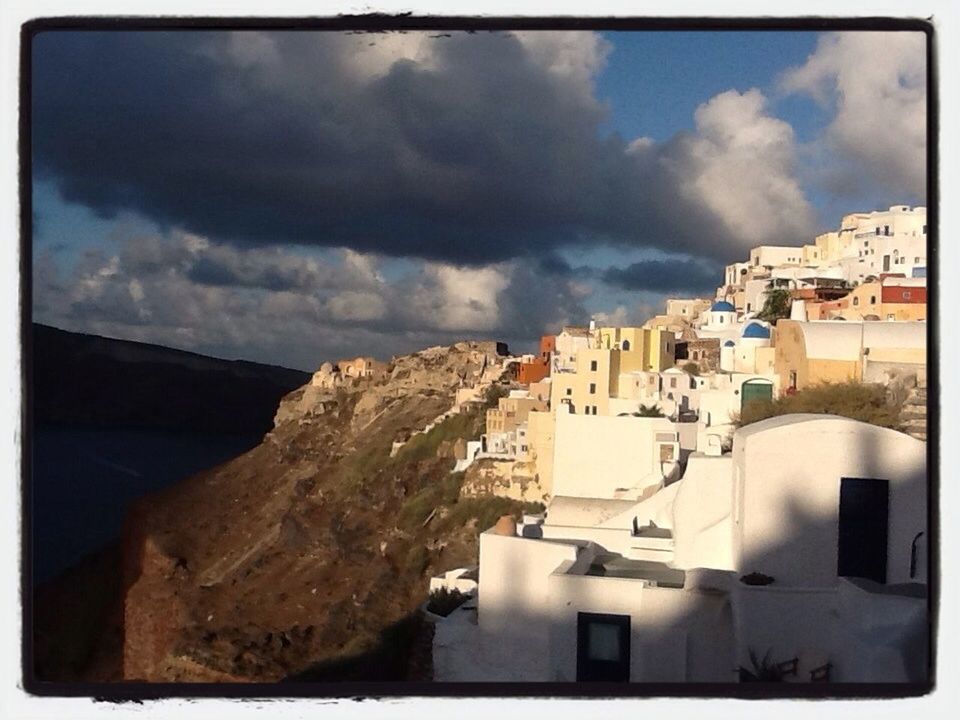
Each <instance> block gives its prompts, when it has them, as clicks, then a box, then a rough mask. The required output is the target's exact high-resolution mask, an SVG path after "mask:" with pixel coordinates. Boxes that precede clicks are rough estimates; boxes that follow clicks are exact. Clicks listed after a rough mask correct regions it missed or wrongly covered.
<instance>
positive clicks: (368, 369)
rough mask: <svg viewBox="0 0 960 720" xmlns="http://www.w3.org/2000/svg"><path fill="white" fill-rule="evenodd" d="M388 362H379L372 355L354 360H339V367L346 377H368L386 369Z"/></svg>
mask: <svg viewBox="0 0 960 720" xmlns="http://www.w3.org/2000/svg"><path fill="white" fill-rule="evenodd" d="M386 367H387V365H386V363H382V362H378V361H377V360H375V359H374V358H372V357H358V358H354V359H353V360H339V361H337V368H339V370H340V373H341V374H342V375H343V376H344V377H352V378H367V377H373V376H374V375H375V374H377V373H378V372H381V371H383V370H385V369H386Z"/></svg>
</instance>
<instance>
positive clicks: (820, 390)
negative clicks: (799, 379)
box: [735, 382, 900, 429]
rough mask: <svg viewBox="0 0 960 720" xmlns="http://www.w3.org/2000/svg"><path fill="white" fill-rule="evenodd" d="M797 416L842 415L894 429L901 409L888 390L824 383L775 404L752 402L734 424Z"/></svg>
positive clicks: (787, 396) (868, 386)
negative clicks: (890, 396) (888, 396)
mask: <svg viewBox="0 0 960 720" xmlns="http://www.w3.org/2000/svg"><path fill="white" fill-rule="evenodd" d="M794 413H817V414H826V415H840V416H842V417H848V418H851V419H853V420H860V421H862V422H866V423H870V424H871V425H879V426H880V427H886V428H894V429H896V428H898V426H899V423H900V409H899V408H897V407H895V406H894V405H892V404H891V403H890V402H889V401H888V399H887V391H886V388H884V387H883V386H882V385H874V384H864V383H857V382H843V383H822V384H820V385H814V386H811V387H808V388H805V389H803V390H800V391H798V392H796V393H794V394H793V395H783V396H781V397H780V398H779V399H777V400H774V401H773V402H766V401H754V402H749V403H747V405H746V406H745V407H744V408H743V412H741V413H740V415H739V416H738V417H737V418H735V422H736V424H737V425H738V426H740V427H743V426H744V425H750V424H751V423H755V422H759V421H760V420H766V419H767V418H772V417H777V416H779V415H790V414H794Z"/></svg>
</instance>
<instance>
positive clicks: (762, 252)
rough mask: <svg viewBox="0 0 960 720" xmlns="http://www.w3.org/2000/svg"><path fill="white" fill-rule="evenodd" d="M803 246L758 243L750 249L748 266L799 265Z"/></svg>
mask: <svg viewBox="0 0 960 720" xmlns="http://www.w3.org/2000/svg"><path fill="white" fill-rule="evenodd" d="M802 262H803V248H802V247H791V246H787V245H759V246H757V247H755V248H753V250H751V251H750V266H751V267H754V268H756V267H765V268H775V267H780V266H781V265H800V264H801V263H802Z"/></svg>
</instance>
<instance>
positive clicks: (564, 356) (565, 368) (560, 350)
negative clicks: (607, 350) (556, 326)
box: [551, 327, 593, 372]
mask: <svg viewBox="0 0 960 720" xmlns="http://www.w3.org/2000/svg"><path fill="white" fill-rule="evenodd" d="M592 339H593V334H592V329H587V328H581V327H565V328H563V329H562V330H561V331H560V332H559V333H557V339H556V343H555V345H554V348H555V349H554V351H553V356H552V358H551V362H552V371H553V372H574V371H575V370H576V369H577V352H578V351H580V350H585V349H587V348H589V347H590V345H591V342H592Z"/></svg>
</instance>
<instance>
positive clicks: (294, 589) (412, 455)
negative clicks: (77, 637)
mask: <svg viewBox="0 0 960 720" xmlns="http://www.w3.org/2000/svg"><path fill="white" fill-rule="evenodd" d="M498 349H499V348H498V346H497V345H496V344H495V343H478V342H464V343H458V344H456V345H453V346H451V347H441V348H431V349H428V350H424V351H421V352H419V353H416V354H413V355H409V356H404V357H400V358H395V359H394V360H393V361H392V362H391V363H389V365H388V366H387V367H386V369H385V370H384V371H382V372H380V373H379V374H378V375H377V376H375V377H372V378H363V379H352V378H351V379H349V380H344V381H342V382H337V383H331V382H327V381H326V380H325V379H324V378H320V379H319V381H315V382H311V383H309V384H307V385H305V386H304V387H301V388H300V389H298V390H295V391H294V392H292V393H290V394H289V395H287V396H286V397H285V398H284V399H283V401H282V402H281V403H280V407H279V409H278V410H277V413H276V418H275V426H274V428H273V430H272V431H271V432H270V433H269V434H268V435H267V436H266V438H265V440H264V442H263V443H262V444H261V445H259V446H258V447H256V448H254V449H252V450H251V451H249V452H247V453H246V454H244V455H242V456H240V457H238V458H236V459H234V460H232V461H230V462H228V463H225V464H224V465H221V466H219V467H216V468H213V469H211V470H209V471H207V472H203V473H201V474H199V475H197V476H195V477H193V478H191V479H189V480H187V481H185V482H183V483H181V484H179V485H177V486H175V487H173V488H170V489H169V490H167V491H164V492H162V493H160V494H158V495H156V496H152V497H149V498H146V499H145V500H144V501H143V502H141V503H139V504H138V506H137V507H136V508H135V510H134V512H133V513H131V515H130V517H129V519H128V522H127V527H126V529H125V533H124V539H123V549H122V551H123V564H124V577H123V588H124V589H123V607H122V616H123V642H122V646H123V651H122V652H123V659H122V675H123V677H124V678H126V679H137V680H146V681H205V680H216V681H224V680H238V681H244V680H257V681H272V680H279V679H282V678H289V677H291V676H297V677H303V678H336V677H381V678H382V677H385V676H386V677H388V678H389V679H400V677H403V676H404V673H405V672H409V669H408V668H404V667H403V666H402V663H400V664H398V665H397V667H395V668H393V667H388V666H389V663H384V662H383V661H382V657H383V649H384V647H385V646H391V645H395V644H396V643H395V640H396V637H397V636H396V632H397V630H396V629H397V628H398V627H401V628H402V627H404V623H408V622H409V621H410V619H411V618H415V617H416V608H417V606H418V605H419V603H420V602H422V600H423V599H424V597H425V594H426V589H427V583H426V577H428V575H429V574H431V573H433V572H439V571H441V570H445V569H450V568H453V567H457V566H458V565H462V564H472V563H474V562H476V543H477V534H478V531H479V530H481V529H483V528H485V527H488V526H489V525H492V524H493V522H494V521H495V520H496V518H497V517H498V516H499V515H500V514H502V513H504V512H509V511H515V512H516V511H519V509H520V506H519V504H518V503H515V502H511V501H509V500H505V499H502V498H477V499H467V498H460V496H459V495H460V484H461V482H462V475H460V474H453V473H451V472H450V471H451V469H452V467H453V465H454V459H453V456H452V444H453V441H455V440H456V439H457V438H464V437H471V438H472V437H477V436H479V434H480V433H481V432H482V428H483V422H484V410H485V406H486V404H487V403H489V402H494V403H495V402H496V397H497V390H498V389H499V388H501V387H502V383H503V382H504V377H505V376H503V371H502V363H503V358H502V357H501V356H500V355H498V352H497V351H498ZM315 380H316V379H315ZM477 385H480V386H483V387H484V393H482V397H484V398H485V400H484V401H482V402H480V403H469V404H466V405H464V406H463V407H462V408H458V410H459V412H453V413H451V412H450V410H451V407H452V406H453V405H454V400H455V396H456V392H457V389H458V388H462V387H470V386H477ZM441 416H442V417H441ZM438 418H440V419H439V420H438ZM435 421H436V422H435ZM431 424H433V427H432V428H431V429H430V430H429V432H425V433H419V434H418V433H417V431H418V430H421V429H422V428H424V427H428V426H430V425H431ZM394 442H404V444H403V445H402V446H401V447H400V448H399V451H397V452H396V453H395V455H394V456H393V457H391V448H392V447H393V445H394ZM390 633H394V634H393V635H390ZM391 638H392V639H391ZM387 649H388V650H389V647H388V648H387ZM364 658H380V660H377V661H376V662H368V663H365V662H364ZM371 673H373V675H371Z"/></svg>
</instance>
